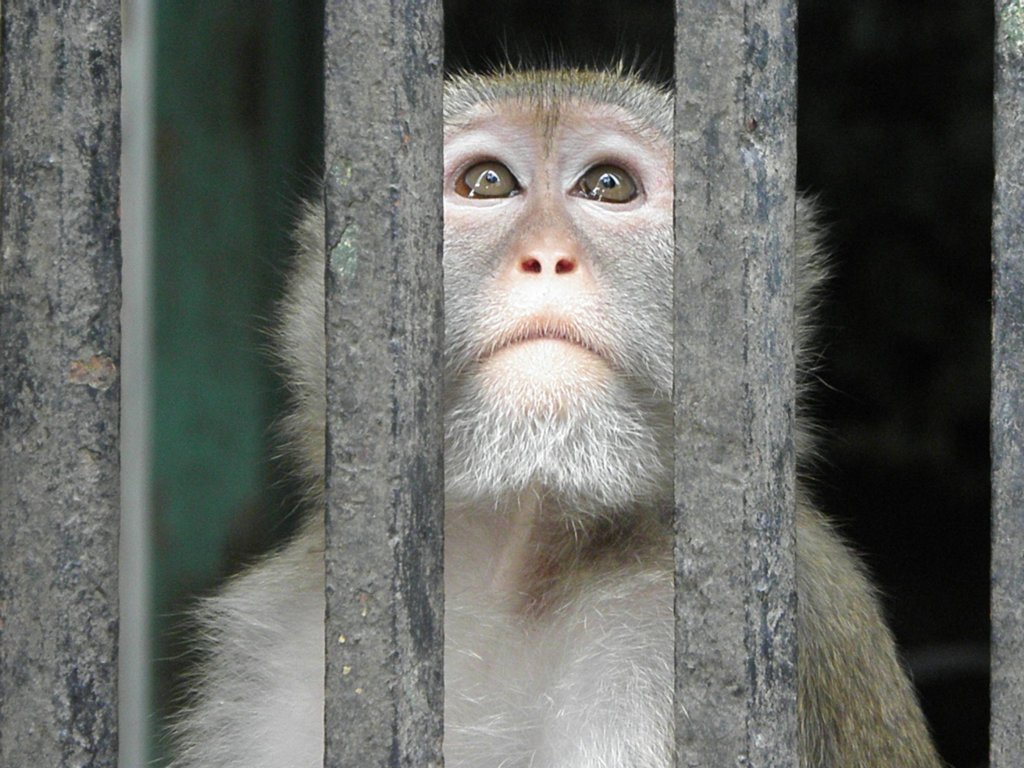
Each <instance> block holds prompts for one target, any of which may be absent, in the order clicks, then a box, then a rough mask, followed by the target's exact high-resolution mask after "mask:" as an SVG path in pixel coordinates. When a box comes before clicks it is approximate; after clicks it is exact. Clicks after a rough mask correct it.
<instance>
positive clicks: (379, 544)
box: [324, 0, 444, 768]
mask: <svg viewBox="0 0 1024 768" xmlns="http://www.w3.org/2000/svg"><path fill="white" fill-rule="evenodd" d="M441 64H442V48H441V8H440V3H439V2H433V1H431V0H425V1H422V2H410V3H400V4H395V3H390V2H385V1H384V0H372V1H370V2H363V3H356V4H353V3H344V2H340V0H331V1H330V2H328V3H327V8H326V32H325V52H324V66H325V80H326V82H325V108H324V119H325V150H324V159H325V169H326V192H325V195H326V207H327V227H326V230H327V231H326V253H327V269H326V285H327V323H326V324H327V392H328V395H327V454H328V458H327V470H328V475H327V478H328V479H327V553H326V572H327V628H326V649H327V651H326V655H327V672H326V675H327V678H326V679H327V685H326V689H327V697H326V702H327V703H326V712H325V724H326V744H325V762H324V764H325V766H331V767H332V768H334V767H338V768H340V767H341V766H353V765H359V766H385V765H387V766H415V767H416V768H424V767H425V766H431V765H440V764H441V760H442V758H441V725H442V723H441V720H442V704H443V696H444V693H443V674H442V658H443V615H444V609H443V594H442V539H443V528H442V515H443V471H442V463H441V442H442V427H441V402H440V393H441V389H440V382H441V360H442V358H441V341H442V333H443V318H442V311H443V297H442V287H441V178H442V167H441V152H442V149H441V141H442V131H441V95H442V66H441Z"/></svg>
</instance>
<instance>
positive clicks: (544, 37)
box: [154, 0, 993, 768]
mask: <svg viewBox="0 0 1024 768" xmlns="http://www.w3.org/2000/svg"><path fill="white" fill-rule="evenodd" d="M316 5H317V3H315V2H311V1H310V0H255V1H253V2H242V1H241V0H183V1H181V2H174V3H171V2H169V1H168V0H163V2H161V3H158V46H157V51H158V90H157V94H158V103H157V121H158V141H159V163H160V164H159V174H160V177H159V180H158V187H157V195H158V197H157V201H158V210H159V216H160V218H159V221H158V228H157V267H156V269H157V286H156V289H157V291H156V295H157V328H156V337H157V338H156V342H157V355H158V363H157V370H156V374H157V382H156V399H157V403H158V406H157V413H156V430H157V434H156V439H155V446H154V447H155V451H156V466H155V468H154V475H155V488H156V490H155V498H154V502H155V507H156V512H157V523H156V528H155V532H154V533H155V546H156V562H157V587H156V595H155V599H156V602H157V612H158V614H159V616H158V621H157V628H156V631H157V633H158V636H159V637H160V638H162V642H161V646H160V648H159V650H158V655H159V656H161V658H163V659H171V658H173V657H176V656H177V653H178V649H177V646H176V645H175V644H174V642H173V640H172V637H173V635H172V634H171V633H170V631H169V627H170V626H171V624H172V623H173V621H174V619H173V616H174V614H175V613H176V612H177V611H178V610H179V609H180V607H181V605H182V604H183V600H184V599H185V596H186V595H189V594H194V593H196V592H201V591H203V590H205V589H209V588H210V587H211V585H213V584H214V583H215V582H216V581H217V580H218V579H219V578H222V577H223V576H224V575H225V574H226V573H228V572H230V571H231V570H232V569H233V568H236V567H237V566H238V564H239V563H240V562H243V561H245V560H246V559H248V558H250V557H251V556H252V555H253V553H255V552H258V551H260V550H262V549H264V548H265V547H267V546H268V545H269V544H270V543H271V541H272V540H273V538H274V537H275V536H277V535H280V534H281V533H283V532H285V531H287V529H288V526H289V521H290V520H291V519H293V515H291V510H292V507H293V502H292V499H293V498H294V496H293V495H292V494H290V493H289V490H288V483H287V479H286V478H282V477H281V476H280V473H279V472H278V470H277V469H276V468H275V465H274V463H273V461H272V460H271V456H272V454H273V441H272V438H271V435H270V432H269V424H270V423H271V422H272V420H273V417H274V414H275V413H276V412H277V409H279V408H280V405H281V386H280V382H279V381H278V380H277V378H276V377H275V375H274V374H273V372H272V371H270V370H269V369H268V366H267V364H266V357H265V354H264V353H263V351H262V348H263V347H264V346H265V338H264V337H263V336H262V335H261V331H260V330H259V329H260V328H261V327H266V325H267V318H268V317H269V316H270V315H272V312H273V309H272V306H273V301H274V299H275V297H276V296H277V295H278V292H279V290H280V285H281V275H282V269H283V265H284V264H285V263H286V260H287V259H286V257H287V248H288V246H287V230H288V226H289V222H290V220H291V217H292V216H293V215H294V213H295V210H296V206H297V201H298V200H299V199H301V197H302V196H303V195H307V194H309V193H310V191H311V190H312V189H313V188H314V186H315V184H314V180H315V179H316V178H317V176H318V172H319V170H318V169H319V166H320V160H319V142H320V135H319V132H320V128H319V122H318V114H319V109H320V103H319V98H320V96H319V88H320V85H319V64H318V61H319V35H320V17H319V13H318V11H317V9H316ZM445 8H446V28H445V34H446V56H447V62H448V65H449V66H450V67H468V68H479V67H480V66H485V65H486V64H487V63H489V62H491V63H501V62H504V61H506V60H508V59H512V60H518V59H519V58H526V59H527V60H532V61H541V62H547V61H549V60H550V59H551V57H552V56H555V57H556V59H558V60H562V61H568V62H576V63H584V64H591V63H601V62H607V61H612V60H616V59H618V58H620V57H623V58H625V59H626V60H627V61H630V62H636V63H637V64H639V65H642V66H644V67H646V68H647V70H648V71H649V72H651V73H652V74H654V75H655V76H658V77H661V78H662V79H664V80H667V79H668V78H669V77H670V76H671V70H672V30H673V19H672V9H671V5H670V4H669V3H667V2H664V0H659V1H658V2H653V1H652V0H631V2H607V1H605V0H566V1H565V2H552V0H544V1H540V0H537V1H533V0H522V1H520V2H512V0H491V1H490V2H488V3H481V2H479V0H452V1H451V2H447V3H445ZM799 13H800V17H799V18H800V21H799V51H800V52H799V126H798V148H799V170H798V175H799V184H800V187H801V189H804V190H807V191H809V192H811V193H813V194H815V195H817V196H818V198H819V200H820V202H821V204H822V207H823V209H824V215H825V219H826V221H827V223H828V227H829V238H828V240H829V244H830V247H831V251H832V253H833V254H834V279H833V281H832V284H831V289H830V292H829V295H828V300H827V302H826V306H825V309H824V312H823V316H822V317H821V328H822V332H821V339H822V346H823V353H824V361H823V366H822V370H821V378H822V380H823V382H824V384H823V385H822V386H821V387H820V392H819V396H818V405H817V413H818V416H819V418H820V420H821V421H822V422H823V424H824V425H825V427H826V434H827V441H826V444H825V451H824V453H825V460H824V461H823V462H822V464H821V466H820V467H819V469H818V471H817V476H816V479H815V486H816V489H817V495H818V497H819V498H820V499H821V501H822V505H823V506H824V507H825V509H826V510H827V511H828V512H829V513H830V514H831V515H832V516H833V517H835V518H836V519H837V520H839V521H840V522H841V524H842V529H843V530H844V531H845V532H846V534H847V535H848V537H849V538H850V539H851V540H852V541H853V542H854V543H855V546H856V548H857V549H858V550H859V551H860V552H862V553H863V554H864V556H865V558H866V560H867V562H868V563H869V565H870V567H871V570H872V572H873V573H874V574H875V576H876V577H877V579H878V581H879V583H880V587H881V591H882V593H883V596H884V601H885V605H886V608H887V611H888V614H889V617H890V619H891V622H892V626H893V628H894V630H895V631H896V634H897V636H898V639H899V642H900V644H901V645H902V647H903V649H904V651H905V655H906V659H907V661H908V664H909V666H910V668H911V670H912V672H913V675H914V678H915V681H916V683H917V685H918V687H919V689H920V691H921V694H922V698H923V701H924V705H925V709H926V712H927V714H928V716H929V718H930V720H931V723H932V726H933V729H934V731H935V734H936V737H937V739H938V742H939V745H940V748H941V750H942V751H943V755H944V756H945V757H946V759H947V760H949V761H950V763H951V764H952V765H954V766H956V768H972V767H973V766H981V765H984V764H985V762H986V759H987V746H986V745H987V733H986V729H987V722H988V703H987V702H988V694H987V674H988V661H987V659H988V655H987V654H988V651H987V644H988V550H989V547H988V536H989V527H988V504H989V496H988V432H987V408H988V387H989V369H988V339H989V311H990V309H989V295H990V294H989V218H990V187H991V179H992V158H991V82H992V50H991V46H992V25H993V20H992V10H991V7H990V6H989V4H988V3H985V2H979V1H978V0H927V1H926V0H903V1H902V2H899V3H894V2H892V0H804V1H803V2H800V3H799ZM174 666H175V664H174V663H169V662H166V661H165V662H163V663H161V665H160V675H159V680H160V681H161V683H160V687H159V688H158V708H164V707H165V706H166V703H167V701H168V700H169V699H168V694H167V690H168V689H167V685H166V682H165V681H166V679H167V672H168V670H170V669H171V668H172V667H174Z"/></svg>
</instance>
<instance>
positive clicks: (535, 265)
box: [519, 258, 541, 273]
mask: <svg viewBox="0 0 1024 768" xmlns="http://www.w3.org/2000/svg"><path fill="white" fill-rule="evenodd" d="M519 268H520V269H521V270H523V272H538V273H539V272H540V271H541V268H540V261H539V260H538V259H534V258H529V259H523V260H522V262H520V264H519Z"/></svg>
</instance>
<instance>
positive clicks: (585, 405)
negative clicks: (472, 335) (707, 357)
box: [445, 340, 672, 515]
mask: <svg viewBox="0 0 1024 768" xmlns="http://www.w3.org/2000/svg"><path fill="white" fill-rule="evenodd" d="M549 341H550V340H545V343H542V344H541V343H535V342H530V343H529V344H528V345H527V344H524V345H517V346H511V347H508V348H507V349H503V350H500V351H499V353H498V354H495V355H492V356H491V357H490V358H488V359H487V360H485V361H482V362H481V363H480V364H479V366H478V367H477V368H476V369H475V370H473V371H470V372H464V373H463V374H461V375H459V376H456V377H454V378H453V379H451V380H449V381H448V382H447V383H446V393H445V401H446V407H445V481H446V485H447V490H448V493H449V494H450V495H451V496H450V497H451V498H462V499H466V500H474V499H475V500H478V501H485V500H487V499H491V500H498V499H501V498H510V497H514V496H515V495H516V494H520V493H523V492H524V491H528V490H529V489H530V488H538V487H540V488H544V489H545V490H546V492H547V493H550V494H552V495H553V496H554V497H558V498H560V499H561V500H562V501H563V502H564V505H563V508H565V507H573V506H574V507H575V508H576V509H577V510H579V512H580V514H583V515H590V514H597V511H598V510H605V511H607V512H616V510H624V509H626V508H628V507H630V506H632V505H635V504H636V503H637V502H641V501H642V502H645V503H646V502H647V501H650V500H652V499H660V498H661V497H662V496H666V497H667V498H671V466H672V462H671V446H672V411H671V401H670V400H669V399H667V398H664V397H657V396H655V395H654V394H653V393H651V392H650V391H649V390H647V389H645V388H643V387H641V386H639V385H637V384H636V383H635V382H629V381H627V380H625V379H624V378H623V377H622V376H621V375H620V374H619V373H618V371H617V370H615V369H613V368H612V367H611V366H610V365H609V364H608V363H607V362H605V360H604V359H603V358H601V357H600V356H598V355H596V354H594V353H593V352H590V351H589V350H587V349H585V348H583V347H575V346H573V345H569V344H567V343H565V342H552V343H548V342H549ZM519 347H521V348H519ZM601 514H604V512H602V513H601Z"/></svg>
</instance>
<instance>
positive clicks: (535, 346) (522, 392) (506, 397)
mask: <svg viewBox="0 0 1024 768" xmlns="http://www.w3.org/2000/svg"><path fill="white" fill-rule="evenodd" d="M613 375H614V374H613V372H612V370H611V368H610V366H609V365H608V363H607V361H606V360H605V359H604V358H603V357H601V356H600V355H598V354H597V353H595V352H593V351H592V350H589V349H587V348H586V347H583V346H581V345H579V344H575V343H572V342H569V341H564V340H562V339H547V338H544V339H530V340H527V341H521V342H517V343H515V344H510V345H509V346H507V347H503V348H501V349H500V350H498V351H497V352H495V353H494V354H493V355H491V356H490V357H488V358H487V359H486V360H485V361H483V362H482V363H481V365H480V369H479V382H480V389H481V394H482V395H483V396H484V397H487V398H493V399H495V400H497V401H505V402H506V403H507V404H508V405H509V406H511V407H512V408H514V409H517V410H521V411H522V412H523V413H527V414H535V415H541V414H543V415H550V416H556V415H560V414H568V413H571V412H572V411H573V409H574V408H576V407H585V406H586V403H587V401H589V400H591V399H592V398H593V397H594V396H595V395H596V394H597V393H600V392H602V391H604V390H606V389H607V387H608V384H609V379H610V378H611V377H612V376H613Z"/></svg>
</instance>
